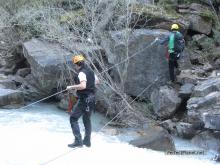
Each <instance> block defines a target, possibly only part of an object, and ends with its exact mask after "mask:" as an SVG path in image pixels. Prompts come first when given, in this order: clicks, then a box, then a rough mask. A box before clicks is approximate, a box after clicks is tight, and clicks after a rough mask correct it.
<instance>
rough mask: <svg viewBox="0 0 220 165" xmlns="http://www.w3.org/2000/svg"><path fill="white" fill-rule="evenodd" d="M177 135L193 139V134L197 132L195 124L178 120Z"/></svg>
mask: <svg viewBox="0 0 220 165" xmlns="http://www.w3.org/2000/svg"><path fill="white" fill-rule="evenodd" d="M176 131H177V135H178V136H179V137H182V138H187V139H191V138H192V137H193V136H195V135H196V134H197V132H198V131H197V130H196V129H195V127H194V125H193V124H190V123H184V122H178V123H177V125H176Z"/></svg>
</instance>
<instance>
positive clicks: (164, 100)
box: [151, 86, 181, 118]
mask: <svg viewBox="0 0 220 165" xmlns="http://www.w3.org/2000/svg"><path fill="white" fill-rule="evenodd" d="M151 102H152V103H153V108H154V112H155V113H156V114H157V115H158V116H159V117H161V118H169V117H171V116H172V115H173V114H174V113H175V111H176V109H177V108H178V106H179V105H180V103H181V99H180V98H179V97H178V94H177V92H176V91H175V90H174V89H172V88H169V87H167V86H162V87H160V88H159V90H158V89H155V90H154V91H153V93H152V94H151Z"/></svg>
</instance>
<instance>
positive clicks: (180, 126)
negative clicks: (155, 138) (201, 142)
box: [160, 119, 198, 139]
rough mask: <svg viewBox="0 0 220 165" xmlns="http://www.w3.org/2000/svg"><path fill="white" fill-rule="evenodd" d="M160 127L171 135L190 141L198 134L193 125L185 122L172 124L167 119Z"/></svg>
mask: <svg viewBox="0 0 220 165" xmlns="http://www.w3.org/2000/svg"><path fill="white" fill-rule="evenodd" d="M160 125H161V126H162V127H163V128H165V129H166V130H168V132H169V133H171V134H172V135H175V136H179V137H182V138H187V139H191V138H192V137H193V136H195V135H196V134H197V133H198V130H197V129H196V128H195V126H194V125H192V124H189V123H185V122H173V121H171V120H170V119H169V120H166V121H163V122H161V123H160Z"/></svg>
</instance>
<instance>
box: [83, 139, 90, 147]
mask: <svg viewBox="0 0 220 165" xmlns="http://www.w3.org/2000/svg"><path fill="white" fill-rule="evenodd" d="M83 144H84V145H85V146H86V147H91V142H90V138H89V137H85V138H84V139H83Z"/></svg>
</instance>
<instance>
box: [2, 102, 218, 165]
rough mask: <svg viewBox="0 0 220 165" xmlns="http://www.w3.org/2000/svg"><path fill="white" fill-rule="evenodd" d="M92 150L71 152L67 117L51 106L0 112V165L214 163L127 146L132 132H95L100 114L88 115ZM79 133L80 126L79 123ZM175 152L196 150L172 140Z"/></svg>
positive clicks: (101, 119)
mask: <svg viewBox="0 0 220 165" xmlns="http://www.w3.org/2000/svg"><path fill="white" fill-rule="evenodd" d="M92 122H93V134H92V147H91V148H86V147H83V148H79V149H75V150H74V149H71V148H68V147H67V144H69V143H72V142H73V135H72V132H71V128H70V124H69V115H68V114H67V113H66V112H64V111H61V110H58V109H57V108H56V106H55V105H51V104H45V103H41V104H37V105H33V106H31V107H29V108H27V111H17V110H3V109H0V131H1V134H0V165H43V164H44V165H46V164H50V165H76V164H80V165H88V164H91V165H92V164H95V165H99V164H100V165H116V164H121V165H123V164H125V165H146V164H149V163H150V162H151V163H150V164H165V163H166V164H169V165H170V164H175V165H176V164H178V165H179V164H184V165H190V164H194V165H195V164H196V165H200V164H205V165H209V164H217V163H216V162H214V161H212V160H211V158H212V157H213V155H212V154H211V153H205V154H204V155H197V156H196V155H185V156H183V155H182V156H176V155H167V154H165V153H164V152H157V151H153V150H150V149H140V148H136V147H133V146H131V145H129V144H128V143H127V141H128V140H130V139H131V138H132V133H130V132H129V131H124V133H123V134H119V135H115V136H112V135H110V134H108V133H106V132H105V131H101V132H100V131H99V130H100V129H101V128H102V127H103V125H104V124H105V123H106V122H107V120H106V119H105V118H104V117H102V116H101V115H100V114H98V113H95V114H94V115H93V116H92ZM80 126H81V130H82V133H83V131H84V130H83V125H82V122H81V125H80ZM175 145H176V148H177V149H180V150H181V149H182V150H185V149H186V150H187V149H197V148H193V147H192V146H191V145H189V142H187V141H183V140H181V139H178V138H175Z"/></svg>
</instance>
